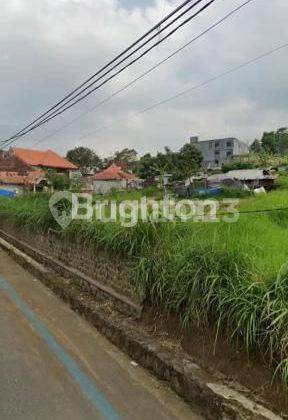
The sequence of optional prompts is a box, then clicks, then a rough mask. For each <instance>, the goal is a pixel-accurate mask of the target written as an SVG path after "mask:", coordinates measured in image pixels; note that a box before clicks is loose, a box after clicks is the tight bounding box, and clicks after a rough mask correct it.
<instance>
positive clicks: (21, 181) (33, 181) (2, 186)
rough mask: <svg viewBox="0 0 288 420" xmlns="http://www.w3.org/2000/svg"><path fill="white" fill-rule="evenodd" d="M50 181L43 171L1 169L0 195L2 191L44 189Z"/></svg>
mask: <svg viewBox="0 0 288 420" xmlns="http://www.w3.org/2000/svg"><path fill="white" fill-rule="evenodd" d="M48 185H49V183H48V181H47V179H46V178H45V173H44V172H43V171H29V172H24V173H23V174H20V173H19V172H6V171H0V195H1V191H9V192H12V193H15V194H21V193H23V192H24V191H34V192H35V191H37V190H43V188H44V187H48Z"/></svg>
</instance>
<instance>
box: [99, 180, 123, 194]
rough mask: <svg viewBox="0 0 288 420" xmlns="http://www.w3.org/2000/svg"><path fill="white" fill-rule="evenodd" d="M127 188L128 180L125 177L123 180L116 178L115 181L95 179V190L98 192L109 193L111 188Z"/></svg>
mask: <svg viewBox="0 0 288 420" xmlns="http://www.w3.org/2000/svg"><path fill="white" fill-rule="evenodd" d="M126 188H127V181H126V180H125V179H122V180H119V181H117V180H114V181H98V180H94V181H93V191H94V192H95V193H96V194H108V193H109V192H111V190H113V189H115V190H125V189H126Z"/></svg>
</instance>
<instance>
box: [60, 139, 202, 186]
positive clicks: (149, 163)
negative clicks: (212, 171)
mask: <svg viewBox="0 0 288 420" xmlns="http://www.w3.org/2000/svg"><path fill="white" fill-rule="evenodd" d="M67 158H68V159H69V160H70V161H71V162H73V163H75V164H76V165H77V166H78V167H79V168H80V170H81V173H82V175H84V176H87V175H89V174H90V173H94V172H97V171H99V170H102V169H105V168H107V167H108V166H109V165H111V164H112V163H114V164H115V165H117V166H120V167H121V168H122V169H123V170H127V171H131V172H133V173H135V174H137V175H138V176H139V177H140V178H142V179H145V180H149V179H153V178H154V177H155V176H159V175H164V174H167V173H168V174H170V175H171V177H172V179H175V180H177V179H179V180H182V179H186V178H188V177H190V176H191V175H193V174H194V173H196V172H197V171H199V170H200V168H201V164H202V160H203V157H202V154H201V152H200V151H199V150H198V149H197V148H196V147H195V146H194V145H192V144H190V143H187V144H185V145H184V146H183V147H181V149H180V150H179V151H177V152H174V151H172V150H171V149H170V148H169V147H165V149H164V153H163V152H158V153H157V154H156V155H155V156H152V155H151V154H150V153H147V154H145V155H144V156H141V157H139V156H138V153H137V151H136V150H135V149H128V148H125V149H123V150H121V151H116V152H115V153H114V154H113V155H112V156H110V157H107V158H104V159H101V158H100V157H99V156H98V155H97V153H96V152H95V151H93V150H92V149H90V148H87V147H76V148H74V149H72V150H69V151H68V152H67Z"/></svg>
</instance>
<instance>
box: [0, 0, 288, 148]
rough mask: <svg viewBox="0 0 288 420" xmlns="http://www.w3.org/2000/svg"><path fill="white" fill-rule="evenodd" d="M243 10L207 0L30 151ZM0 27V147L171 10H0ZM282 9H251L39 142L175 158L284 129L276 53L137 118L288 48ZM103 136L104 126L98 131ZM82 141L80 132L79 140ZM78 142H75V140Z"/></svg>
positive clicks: (43, 5)
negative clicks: (194, 147)
mask: <svg viewBox="0 0 288 420" xmlns="http://www.w3.org/2000/svg"><path fill="white" fill-rule="evenodd" d="M242 2H243V0H218V1H216V2H215V3H214V5H213V6H211V7H210V8H209V9H208V10H207V11H206V12H205V13H204V14H202V15H201V16H200V17H199V18H197V19H196V20H195V21H193V23H191V24H189V25H188V26H187V27H185V29H183V30H181V31H179V32H178V33H177V34H175V36H174V37H173V39H171V40H169V41H167V42H165V43H164V44H162V46H159V47H157V48H156V49H155V50H154V51H153V52H152V53H151V54H150V55H149V56H147V57H146V58H145V59H143V60H142V61H141V62H140V63H137V64H136V65H135V66H133V67H131V68H130V69H129V70H128V71H126V72H125V73H123V74H122V75H121V76H120V77H119V78H117V80H116V79H115V80H114V81H112V82H111V83H110V84H107V85H106V86H105V87H104V88H103V89H101V90H99V91H98V92H97V95H94V96H91V97H90V98H89V100H87V101H84V102H83V103H81V104H80V105H79V106H78V107H75V109H73V110H72V111H70V112H68V113H67V114H66V115H65V116H63V118H59V119H57V120H54V121H53V122H52V123H51V124H48V125H46V126H45V127H43V128H41V129H39V130H37V131H35V132H34V133H33V134H32V133H31V135H28V136H27V137H26V138H25V139H24V140H23V141H20V142H19V143H18V144H19V146H20V145H21V144H22V145H25V146H29V147H30V146H32V145H33V144H35V143H36V142H38V141H39V140H41V139H42V138H45V137H47V136H50V135H51V134H53V133H54V132H55V131H57V130H60V129H61V128H62V127H63V126H65V125H66V124H68V123H69V122H70V121H71V120H73V119H74V118H75V117H77V116H78V115H79V114H81V113H83V111H85V110H88V109H90V108H91V107H92V106H94V105H96V104H97V103H99V102H101V100H103V99H104V98H105V97H107V95H110V94H111V93H113V92H114V91H115V90H117V89H119V88H121V87H122V86H123V85H125V84H126V83H129V81H130V80H132V79H133V78H134V77H135V76H137V75H139V74H141V73H142V72H143V71H145V70H146V69H148V68H149V67H150V66H152V65H154V64H155V63H157V62H158V61H159V60H161V59H162V58H164V57H165V56H167V55H168V54H169V53H171V52H172V51H174V50H175V49H176V48H178V47H179V46H180V45H182V44H184V43H185V42H187V41H188V40H189V39H191V38H192V37H194V36H195V35H196V34H198V33H199V32H201V31H202V30H203V29H205V28H206V27H207V26H208V25H210V24H211V23H213V22H215V21H216V20H217V19H219V18H221V17H223V16H224V14H225V13H228V12H229V11H230V10H232V9H233V8H234V7H236V6H237V5H239V4H240V3H242ZM3 3H4V5H2V4H1V7H2V10H1V16H0V32H1V46H0V75H1V78H0V90H1V93H2V98H1V104H0V134H1V136H7V135H8V133H14V131H15V130H16V129H17V128H22V127H23V125H24V124H25V123H26V122H30V121H31V120H32V118H34V117H35V116H37V115H38V114H39V113H40V112H42V111H44V110H46V108H47V107H48V106H50V105H52V104H53V103H55V102H56V101H57V100H58V99H60V98H61V97H63V95H65V94H66V93H67V92H69V91H70V90H71V89H72V88H73V87H75V86H77V85H78V84H79V83H81V82H82V81H83V80H85V79H86V78H87V77H88V76H90V75H91V74H93V73H94V72H95V71H96V70H97V69H98V68H99V67H100V66H101V65H103V64H104V63H106V62H107V61H109V60H110V59H111V58H112V57H114V56H115V55H116V54H117V53H118V52H119V51H120V50H122V49H123V48H124V47H125V46H127V44H128V43H131V42H132V41H133V40H134V39H135V38H136V37H137V36H139V35H140V34H142V33H144V31H146V30H147V29H148V28H150V27H151V26H152V25H153V24H155V22H157V21H159V20H160V19H161V17H162V16H163V13H168V12H169V11H170V10H172V8H173V7H175V6H176V5H178V4H179V1H176V0H173V1H172V0H171V1H168V0H155V1H152V0H151V1H147V0H138V1H135V0H133V1H132V0H131V1H130V0H97V1H94V0H42V1H41V2H39V0H9V1H8V0H4V2H3ZM287 13H288V3H287V2H286V1H285V0H274V1H273V2H271V1H269V0H253V1H252V2H251V3H250V4H249V5H247V6H246V8H245V9H242V10H241V11H240V12H239V13H238V14H237V15H235V16H234V17H233V18H231V19H230V20H229V21H226V22H225V23H224V24H223V25H222V26H220V27H218V28H217V29H215V30H214V31H213V32H211V33H209V34H207V35H206V36H205V37H203V38H201V39H200V40H198V41H197V42H196V43H194V44H192V45H191V46H190V47H189V48H187V49H186V50H185V51H183V52H182V53H180V54H179V55H178V56H176V57H175V58H173V59H172V60H171V61H169V62H167V63H166V64H164V65H163V66H161V67H160V68H159V69H157V70H156V71H155V72H153V73H152V74H150V75H149V76H148V77H147V78H144V79H142V80H141V81H139V82H138V83H137V84H136V85H134V86H133V87H131V88H130V89H129V90H127V91H125V92H123V93H122V94H121V95H119V96H117V97H115V98H114V99H113V100H112V101H110V102H108V103H107V104H106V105H105V106H102V107H100V108H98V109H95V111H93V112H91V113H89V114H87V115H86V116H85V117H84V118H82V119H79V120H77V121H75V123H74V124H71V125H70V126H67V128H66V129H63V130H62V131H58V132H57V133H56V134H55V135H54V136H51V137H49V138H48V137H47V139H46V140H45V141H43V142H42V143H39V144H38V146H37V147H39V148H48V147H49V148H54V149H55V150H58V151H59V152H61V153H65V151H66V150H67V149H69V148H71V147H74V146H76V145H79V144H85V145H87V146H91V147H93V148H95V150H96V151H97V152H98V153H99V154H101V155H106V154H108V153H110V152H112V151H113V150H116V149H117V150H119V149H120V148H122V147H135V148H136V149H137V150H139V152H140V153H143V152H147V151H152V152H155V151H156V150H160V149H162V148H163V147H164V146H165V145H168V146H170V147H171V148H172V149H177V148H179V147H181V145H182V144H183V143H184V142H185V141H186V140H187V139H188V138H189V136H190V135H193V134H198V135H200V137H201V138H208V137H214V136H215V137H218V136H222V135H223V136H224V135H225V136H226V135H227V136H230V135H233V136H237V137H239V138H241V139H243V140H247V141H251V140H253V139H254V138H255V137H259V136H261V133H262V131H263V130H272V129H274V128H277V127H280V126H285V125H287V105H288V85H287V76H286V74H287V67H288V56H287V50H286V51H285V50H283V51H281V52H279V53H276V54H275V55H272V56H270V57H267V58H265V59H263V60H262V61H259V62H258V63H256V64H253V65H251V66H250V67H247V68H245V69H242V70H241V71H239V72H237V73H234V74H233V75H229V76H227V77H226V78H223V79H221V80H218V81H215V82H214V83H211V84H210V85H209V86H206V87H203V88H202V89H199V90H197V91H193V92H191V94H189V95H187V96H185V97H183V98H179V99H177V100H176V101H173V102H170V103H167V104H165V105H163V106H161V107H160V108H158V109H154V110H152V111H150V112H147V113H145V114H142V115H138V116H135V114H137V112H138V111H139V110H141V109H143V108H145V107H147V106H149V105H151V104H153V103H155V102H157V101H159V100H162V99H165V98H166V97H169V96H171V95H173V94H176V93H177V92H179V91H181V90H184V89H186V88H189V87H191V86H193V85H197V84H199V83H201V82H202V81H204V80H206V79H208V78H210V77H213V76H214V75H217V74H219V73H221V72H223V71H226V70H228V69H230V68H232V67H233V66H237V65H238V64H241V63H242V62H244V61H246V60H249V59H250V58H253V57H255V56H257V55H260V54H262V53H263V52H265V51H267V50H269V49H272V48H274V47H276V46H277V45H280V44H281V43H284V42H285V41H287V39H288V27H287V24H286V16H287ZM104 127H106V128H105V129H104ZM88 133H91V134H90V135H89V136H87V134H88ZM85 135H86V137H84V136H85Z"/></svg>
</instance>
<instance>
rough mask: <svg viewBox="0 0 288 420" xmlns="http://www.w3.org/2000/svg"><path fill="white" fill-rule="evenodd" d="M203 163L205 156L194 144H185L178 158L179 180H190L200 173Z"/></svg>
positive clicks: (176, 165) (177, 172)
mask: <svg viewBox="0 0 288 420" xmlns="http://www.w3.org/2000/svg"><path fill="white" fill-rule="evenodd" d="M202 161H203V156H202V153H201V152H200V150H198V149H197V147H195V146H194V144H191V143H187V144H185V145H184V146H183V147H182V148H181V149H180V152H179V153H178V154H177V156H176V162H175V163H176V164H175V169H176V173H175V175H176V177H177V178H178V179H186V178H190V177H191V176H192V175H193V174H195V173H196V172H197V171H199V169H200V167H201V163H202Z"/></svg>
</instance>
